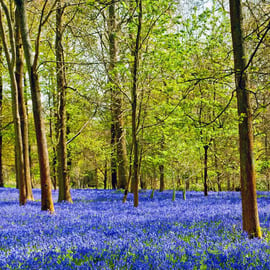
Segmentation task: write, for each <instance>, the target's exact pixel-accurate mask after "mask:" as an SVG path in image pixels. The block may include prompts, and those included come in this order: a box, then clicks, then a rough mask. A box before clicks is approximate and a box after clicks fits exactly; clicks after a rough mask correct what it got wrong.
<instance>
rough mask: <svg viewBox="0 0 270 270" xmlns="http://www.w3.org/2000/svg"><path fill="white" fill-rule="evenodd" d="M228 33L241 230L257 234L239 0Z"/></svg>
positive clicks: (233, 7)
mask: <svg viewBox="0 0 270 270" xmlns="http://www.w3.org/2000/svg"><path fill="white" fill-rule="evenodd" d="M230 19H231V33H232V43H233V53H234V70H235V84H236V92H237V106H238V115H239V118H240V119H239V121H240V122H239V142H240V181H241V196H242V220H243V230H244V231H246V232H247V233H248V235H249V237H251V238H252V237H258V238H261V237H262V234H261V229H260V223H259V216H258V207H257V195H256V178H255V169H254V160H253V131H252V114H251V106H250V96H249V91H248V90H247V89H248V83H249V82H248V74H247V72H246V63H247V62H246V53H245V46H244V38H243V15H242V1H241V0H230Z"/></svg>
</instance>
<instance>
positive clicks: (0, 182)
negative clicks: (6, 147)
mask: <svg viewBox="0 0 270 270" xmlns="http://www.w3.org/2000/svg"><path fill="white" fill-rule="evenodd" d="M2 60H3V59H2V43H0V63H1V64H0V187H4V177H3V163H2V160H3V159H2V155H3V136H2V128H3V127H2V113H3V110H2V105H3V66H2Z"/></svg>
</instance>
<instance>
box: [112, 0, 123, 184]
mask: <svg viewBox="0 0 270 270" xmlns="http://www.w3.org/2000/svg"><path fill="white" fill-rule="evenodd" d="M115 8H116V0H113V1H112V2H111V4H110V6H109V20H108V30H109V54H110V64H109V69H108V77H109V83H110V87H111V107H112V108H111V114H112V115H111V117H112V124H113V125H114V132H115V134H114V136H115V137H114V138H113V136H112V138H113V139H112V143H113V144H114V145H112V149H114V151H116V169H117V186H118V188H125V187H126V184H127V181H128V180H127V179H128V158H127V149H126V136H125V131H124V128H123V126H124V121H123V110H122V106H123V105H122V103H123V97H122V93H121V91H120V90H119V88H118V83H119V78H118V77H119V76H118V74H117V70H116V63H117V55H118V45H117V39H116V14H115ZM112 135H113V134H112ZM112 168H113V167H112Z"/></svg>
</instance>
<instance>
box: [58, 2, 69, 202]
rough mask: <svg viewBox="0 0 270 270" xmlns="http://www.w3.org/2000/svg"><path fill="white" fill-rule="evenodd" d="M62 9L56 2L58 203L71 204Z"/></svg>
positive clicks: (60, 3) (60, 4) (59, 3)
mask: <svg viewBox="0 0 270 270" xmlns="http://www.w3.org/2000/svg"><path fill="white" fill-rule="evenodd" d="M63 12H64V9H63V7H62V1H61V0H58V1H57V9H56V37H55V54H56V79H57V93H58V106H57V107H58V113H57V129H58V138H57V139H58V142H57V176H58V177H57V178H58V184H59V197H58V201H59V202H61V201H67V202H72V199H71V194H70V184H69V177H68V168H67V142H66V137H67V126H66V80H65V65H64V50H63V46H62V36H63V25H62V24H63V23H62V15H63Z"/></svg>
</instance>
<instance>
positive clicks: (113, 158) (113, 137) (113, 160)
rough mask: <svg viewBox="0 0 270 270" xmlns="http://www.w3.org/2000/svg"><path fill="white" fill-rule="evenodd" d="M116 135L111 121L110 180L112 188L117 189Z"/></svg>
mask: <svg viewBox="0 0 270 270" xmlns="http://www.w3.org/2000/svg"><path fill="white" fill-rule="evenodd" d="M115 140H116V135H115V124H114V123H113V122H112V123H111V181H112V188H113V189H117V170H116V167H117V162H116V144H115Z"/></svg>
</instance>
